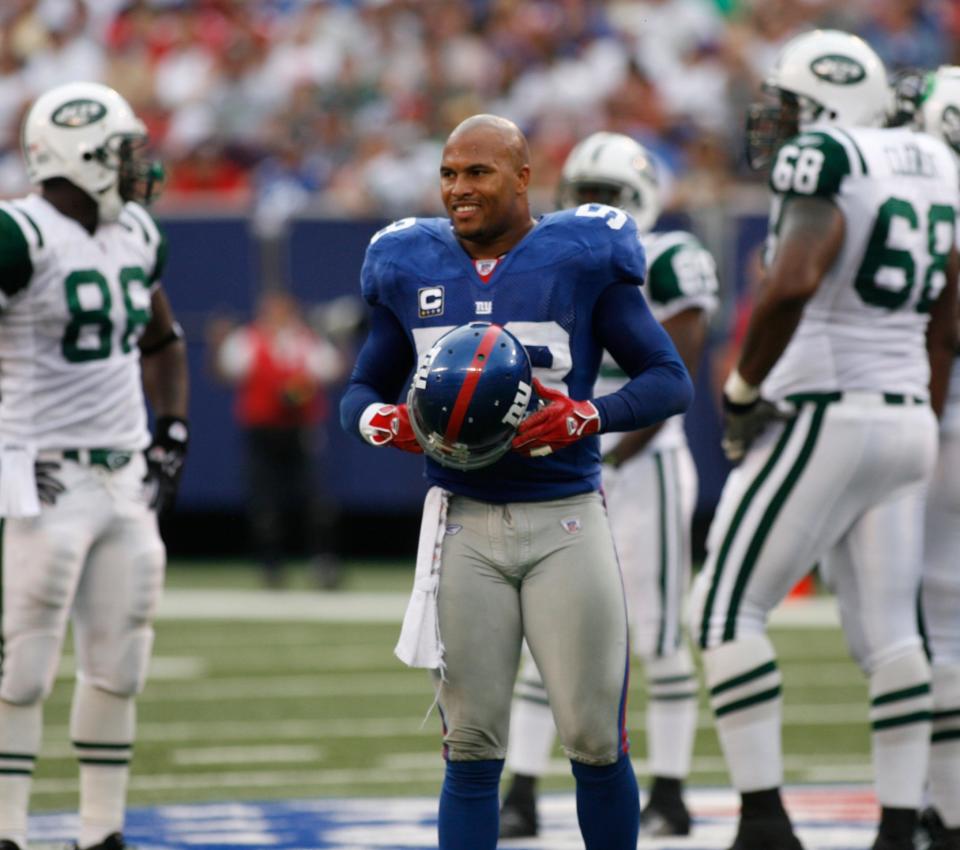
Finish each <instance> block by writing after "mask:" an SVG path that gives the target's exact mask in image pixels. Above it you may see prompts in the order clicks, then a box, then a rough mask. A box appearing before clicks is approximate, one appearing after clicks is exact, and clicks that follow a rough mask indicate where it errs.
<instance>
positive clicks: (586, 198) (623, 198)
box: [557, 178, 645, 216]
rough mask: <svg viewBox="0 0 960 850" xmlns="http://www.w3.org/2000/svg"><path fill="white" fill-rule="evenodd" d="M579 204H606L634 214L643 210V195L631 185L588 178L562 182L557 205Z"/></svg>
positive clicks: (560, 206) (564, 206) (639, 213)
mask: <svg viewBox="0 0 960 850" xmlns="http://www.w3.org/2000/svg"><path fill="white" fill-rule="evenodd" d="M581 204H606V205H607V206H610V207H619V208H620V209H622V210H626V211H627V212H629V213H630V214H631V215H634V216H638V215H643V213H644V212H645V205H644V203H643V195H642V194H641V193H640V192H639V191H637V189H635V188H633V187H632V186H627V185H624V184H621V183H613V182H605V181H603V180H591V179H588V178H582V179H579V180H571V181H564V182H562V183H561V184H560V188H559V190H558V193H557V207H558V208H560V209H564V208H566V207H573V206H580V205H581Z"/></svg>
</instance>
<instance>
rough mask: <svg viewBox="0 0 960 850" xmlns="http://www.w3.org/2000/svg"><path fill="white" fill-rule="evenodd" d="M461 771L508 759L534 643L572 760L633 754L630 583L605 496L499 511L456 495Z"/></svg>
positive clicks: (453, 587)
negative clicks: (517, 693) (521, 666)
mask: <svg viewBox="0 0 960 850" xmlns="http://www.w3.org/2000/svg"><path fill="white" fill-rule="evenodd" d="M438 609H439V617H440V635H441V638H442V640H443V643H444V648H445V659H446V664H447V667H446V681H445V682H444V683H443V685H442V687H441V691H440V708H441V711H442V714H443V721H444V745H445V751H446V753H447V757H448V758H450V759H451V760H453V761H474V760H485V759H502V758H504V756H505V753H506V746H507V736H508V731H509V725H510V700H511V696H512V693H513V685H514V679H515V677H516V673H517V665H518V662H519V658H520V645H521V642H522V639H523V638H524V637H526V639H527V642H528V644H529V646H530V650H531V652H532V653H533V656H534V659H535V660H536V662H537V665H538V667H539V668H540V671H541V673H542V674H543V679H544V683H545V684H546V688H547V693H548V695H549V699H550V705H551V706H552V708H553V713H554V718H555V720H556V723H557V729H558V731H559V733H560V739H561V741H562V743H563V746H564V750H565V751H566V753H567V755H568V756H569V757H570V758H571V759H573V760H575V761H578V762H583V763H585V764H594V765H605V764H612V763H614V762H615V761H616V760H617V758H618V757H619V756H620V754H621V753H622V752H623V747H624V742H625V733H624V713H625V703H626V700H625V695H626V685H627V665H628V658H629V653H628V646H627V644H628V639H627V618H626V608H625V604H624V595H623V584H622V581H621V577H620V569H619V566H618V563H617V558H616V554H615V551H614V547H613V540H612V538H611V535H610V528H609V525H608V522H607V516H606V511H605V509H604V506H603V501H602V499H601V497H600V495H599V494H598V493H588V494H584V495H578V496H572V497H569V498H566V499H559V500H556V501H549V502H519V503H517V502H515V503H509V504H491V503H487V502H480V501H476V500H473V499H468V498H465V497H462V496H452V497H451V499H450V506H449V510H448V512H447V529H446V535H445V536H444V541H443V550H442V565H441V569H440V589H439V597H438Z"/></svg>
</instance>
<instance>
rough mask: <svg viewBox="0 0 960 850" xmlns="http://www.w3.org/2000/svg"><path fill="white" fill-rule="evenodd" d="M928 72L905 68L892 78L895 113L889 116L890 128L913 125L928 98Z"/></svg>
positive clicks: (888, 123)
mask: <svg viewBox="0 0 960 850" xmlns="http://www.w3.org/2000/svg"><path fill="white" fill-rule="evenodd" d="M927 76H928V75H927V72H926V71H924V70H922V69H920V68H904V69H902V70H900V71H897V72H896V73H895V74H894V75H893V77H892V78H891V81H890V85H891V88H892V89H893V111H892V112H891V113H890V115H889V116H888V120H887V126H888V127H902V126H904V125H905V124H912V123H913V122H914V120H915V119H916V117H917V112H918V111H919V110H920V107H921V106H922V105H923V101H924V100H925V99H926V97H927Z"/></svg>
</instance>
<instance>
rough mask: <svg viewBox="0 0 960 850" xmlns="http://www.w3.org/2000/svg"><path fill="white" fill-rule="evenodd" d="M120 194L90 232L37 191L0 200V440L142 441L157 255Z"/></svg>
mask: <svg viewBox="0 0 960 850" xmlns="http://www.w3.org/2000/svg"><path fill="white" fill-rule="evenodd" d="M165 252H166V248H165V241H164V239H163V236H162V235H161V233H160V231H159V230H158V229H157V226H156V224H155V223H154V221H153V219H152V218H151V217H150V216H149V215H148V214H147V212H146V211H145V210H144V209H143V208H142V207H140V206H138V205H136V204H133V203H128V204H127V205H126V206H125V208H124V210H123V212H122V213H121V215H120V217H119V219H118V220H117V221H116V222H113V223H107V224H101V225H100V227H99V228H98V229H97V231H96V233H95V234H92V235H91V234H90V233H88V232H87V231H86V230H85V229H84V228H83V227H82V226H81V225H80V224H79V223H78V222H76V221H75V220H74V219H72V218H68V217H67V216H64V215H62V214H61V213H60V212H58V211H57V210H56V209H55V208H54V207H53V206H52V205H51V204H50V203H48V202H47V201H45V200H44V199H43V198H42V197H40V196H39V195H30V196H28V197H26V198H21V199H18V200H14V201H10V202H2V203H0V260H2V263H3V267H4V268H5V269H11V268H13V269H15V270H17V274H15V275H8V276H7V277H6V278H5V279H4V280H3V281H0V443H5V444H11V443H22V444H32V445H33V446H35V447H36V448H37V449H39V450H43V449H72V448H107V449H120V450H137V449H142V448H145V447H146V446H147V445H148V444H149V442H150V436H149V432H148V429H147V416H146V409H145V405H144V395H143V387H142V383H141V376H140V350H139V348H138V346H137V341H138V340H139V339H140V336H141V334H142V333H143V330H144V327H145V326H146V324H147V322H148V321H149V320H150V315H151V313H150V299H151V294H152V292H153V290H154V288H155V287H156V286H157V285H158V283H157V280H158V276H159V274H160V271H161V268H162V266H163V262H164V259H165Z"/></svg>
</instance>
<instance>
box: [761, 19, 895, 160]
mask: <svg viewBox="0 0 960 850" xmlns="http://www.w3.org/2000/svg"><path fill="white" fill-rule="evenodd" d="M763 91H764V93H765V95H766V99H765V100H764V101H761V102H759V103H754V104H752V105H751V106H750V108H749V109H748V111H747V126H746V141H747V150H746V155H747V163H748V164H749V165H750V167H751V168H754V169H759V168H763V167H764V166H765V165H766V164H767V163H769V162H770V160H771V158H772V156H773V152H774V150H776V148H777V146H778V145H779V144H780V143H781V142H783V141H785V140H786V139H788V138H791V137H792V136H795V135H797V133H799V132H800V131H802V130H806V129H807V128H808V127H809V126H811V125H813V124H817V123H826V124H832V125H835V126H839V127H881V126H883V125H884V124H885V123H886V120H887V116H888V114H889V113H890V111H891V106H892V95H891V92H890V89H889V87H888V85H887V73H886V70H885V69H884V67H883V62H882V61H881V59H880V57H879V56H878V55H877V54H876V53H875V52H874V50H873V48H871V47H870V45H868V44H867V43H866V42H865V41H864V40H863V39H862V38H858V37H857V36H855V35H851V34H850V33H846V32H841V31H839V30H814V31H813V32H806V33H803V34H802V35H798V36H796V37H794V38H792V39H790V41H788V42H787V43H786V44H785V45H784V46H783V48H782V49H781V50H780V53H779V55H778V57H777V61H776V64H775V65H774V68H773V70H772V71H771V72H770V74H769V76H768V77H767V79H766V80H765V81H764V83H763Z"/></svg>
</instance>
